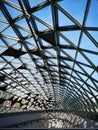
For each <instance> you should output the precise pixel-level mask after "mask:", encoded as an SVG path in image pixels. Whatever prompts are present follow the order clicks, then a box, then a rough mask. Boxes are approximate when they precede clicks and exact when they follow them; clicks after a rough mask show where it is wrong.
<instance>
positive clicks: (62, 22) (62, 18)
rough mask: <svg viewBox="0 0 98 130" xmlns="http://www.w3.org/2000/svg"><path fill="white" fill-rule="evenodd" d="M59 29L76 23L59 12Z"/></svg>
mask: <svg viewBox="0 0 98 130" xmlns="http://www.w3.org/2000/svg"><path fill="white" fill-rule="evenodd" d="M58 18H59V27H61V26H68V25H74V23H73V22H72V21H71V20H70V19H68V18H67V17H66V15H64V14H63V13H62V12H61V11H59V10H58Z"/></svg>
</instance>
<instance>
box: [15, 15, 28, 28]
mask: <svg viewBox="0 0 98 130" xmlns="http://www.w3.org/2000/svg"><path fill="white" fill-rule="evenodd" d="M16 24H18V25H19V26H22V27H24V28H27V29H29V28H28V24H27V22H26V20H25V18H23V19H21V20H19V21H18V22H16Z"/></svg>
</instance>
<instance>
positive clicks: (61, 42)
mask: <svg viewBox="0 0 98 130" xmlns="http://www.w3.org/2000/svg"><path fill="white" fill-rule="evenodd" d="M59 40H60V42H59V44H60V45H69V43H68V42H66V41H65V40H64V39H63V38H62V37H61V36H59Z"/></svg>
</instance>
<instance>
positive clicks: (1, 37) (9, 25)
mask: <svg viewBox="0 0 98 130" xmlns="http://www.w3.org/2000/svg"><path fill="white" fill-rule="evenodd" d="M97 15H98V1H97V0H79V1H77V0H74V1H73V0H1V1H0V112H15V111H29V110H46V109H63V110H67V111H74V112H75V111H79V112H80V111H82V112H94V113H98V20H97V19H98V18H97V17H96V16H97Z"/></svg>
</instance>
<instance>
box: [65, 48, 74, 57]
mask: <svg viewBox="0 0 98 130" xmlns="http://www.w3.org/2000/svg"><path fill="white" fill-rule="evenodd" d="M63 50H64V51H65V52H66V53H67V54H68V55H69V56H71V57H72V58H73V59H74V58H75V54H76V51H75V50H69V49H63Z"/></svg>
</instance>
